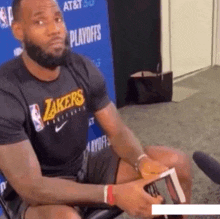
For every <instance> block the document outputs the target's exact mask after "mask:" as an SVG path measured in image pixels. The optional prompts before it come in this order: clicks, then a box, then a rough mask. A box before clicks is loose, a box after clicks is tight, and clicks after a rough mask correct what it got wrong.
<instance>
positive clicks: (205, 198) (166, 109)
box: [119, 66, 220, 219]
mask: <svg viewBox="0 0 220 219" xmlns="http://www.w3.org/2000/svg"><path fill="white" fill-rule="evenodd" d="M175 86H181V87H185V88H190V89H196V90H199V92H198V93H196V94H194V95H192V96H190V97H188V98H187V99H185V100H183V101H181V102H178V103H177V102H170V103H159V104H152V105H130V106H126V107H124V108H121V109H120V110H119V112H120V114H121V116H122V118H123V120H124V121H125V123H126V124H127V125H128V126H129V127H130V128H131V129H132V130H133V131H134V133H135V134H136V135H137V136H138V138H139V139H140V141H141V142H142V144H143V145H166V146H172V147H174V148H177V149H181V150H182V151H184V152H185V153H187V154H188V155H189V156H190V157H192V154H193V152H194V151H196V150H201V151H204V152H206V153H208V154H210V155H211V156H213V157H214V158H216V159H217V160H219V161H220V67H217V66H215V67H214V68H212V69H209V70H206V71H204V72H201V73H199V74H197V75H194V76H191V77H189V78H186V79H184V80H182V81H180V82H178V83H175ZM192 165H193V171H194V179H193V196H192V203H194V204H219V202H220V186H219V185H216V184H214V183H213V182H212V181H211V180H210V179H208V178H207V177H206V176H205V175H204V174H203V173H202V172H201V170H199V169H198V167H197V166H196V165H195V164H194V163H193V161H192ZM120 218H129V217H128V216H126V215H122V216H120ZM190 218H193V219H194V218H207V219H208V218H220V216H191V217H190Z"/></svg>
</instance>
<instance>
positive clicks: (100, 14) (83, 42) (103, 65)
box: [0, 0, 115, 192]
mask: <svg viewBox="0 0 220 219" xmlns="http://www.w3.org/2000/svg"><path fill="white" fill-rule="evenodd" d="M11 3H12V0H6V1H5V0H4V1H3V0H1V1H0V48H1V51H0V65H1V64H2V63H4V62H6V61H8V60H9V59H12V58H13V57H14V56H17V55H19V54H20V53H21V52H22V48H21V45H20V43H19V42H18V41H17V40H15V38H14V37H13V35H12V32H11V29H10V26H11V23H12V20H13V15H12V8H11ZM58 3H59V5H60V8H61V10H62V11H63V15H64V19H65V21H66V26H67V29H68V32H69V37H70V44H71V48H72V50H73V51H74V52H77V53H80V54H83V55H86V56H87V57H89V58H90V59H91V60H92V61H93V62H94V63H95V65H96V66H97V67H98V68H99V69H100V70H101V72H102V73H103V74H104V76H105V79H106V82H107V89H108V93H109V96H110V98H111V100H112V101H113V102H115V92H114V90H115V89H114V76H113V61H112V48H111V41H110V30H109V21H108V8H107V1H106V0H73V1H64V0H58ZM89 124H90V128H89V136H88V147H90V148H91V151H95V150H96V149H97V148H100V147H105V146H107V145H108V144H109V143H108V141H107V138H106V136H105V135H104V134H103V132H102V131H101V129H100V128H99V127H98V126H97V124H96V123H95V122H94V118H93V116H92V115H91V117H90V120H89ZM5 186H6V181H5V179H4V178H3V177H2V176H0V189H1V190H0V192H3V190H4V188H5Z"/></svg>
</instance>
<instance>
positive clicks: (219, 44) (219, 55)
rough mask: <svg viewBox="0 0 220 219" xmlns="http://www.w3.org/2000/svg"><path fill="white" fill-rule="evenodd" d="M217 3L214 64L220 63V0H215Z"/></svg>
mask: <svg viewBox="0 0 220 219" xmlns="http://www.w3.org/2000/svg"><path fill="white" fill-rule="evenodd" d="M215 5H216V8H217V10H216V20H217V21H216V29H215V32H216V35H215V45H214V53H216V56H215V57H214V64H215V65H220V0H215Z"/></svg>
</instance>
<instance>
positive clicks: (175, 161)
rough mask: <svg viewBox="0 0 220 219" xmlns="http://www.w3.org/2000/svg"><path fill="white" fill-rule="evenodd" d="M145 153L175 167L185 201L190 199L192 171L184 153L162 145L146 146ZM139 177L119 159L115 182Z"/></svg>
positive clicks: (168, 165)
mask: <svg viewBox="0 0 220 219" xmlns="http://www.w3.org/2000/svg"><path fill="white" fill-rule="evenodd" d="M144 151H145V153H146V154H147V155H148V156H149V157H150V158H152V159H153V160H157V161H158V162H160V163H162V164H164V165H166V166H167V167H169V168H171V167H175V169H176V172H177V175H178V178H179V181H180V184H181V186H182V188H183V191H184V193H185V196H186V201H187V202H186V203H187V204H189V203H190V200H191V191H192V172H191V162H190V160H189V158H188V156H187V155H186V154H184V153H183V152H181V151H179V150H174V149H171V148H169V147H164V146H148V147H146V148H144ZM138 178H140V176H139V174H138V173H137V172H136V171H135V170H134V168H133V167H132V166H130V165H129V164H128V163H126V162H125V161H123V160H121V161H120V164H119V168H118V173H117V181H116V183H125V182H129V181H132V180H135V179H138Z"/></svg>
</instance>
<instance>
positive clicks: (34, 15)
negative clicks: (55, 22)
mask: <svg viewBox="0 0 220 219" xmlns="http://www.w3.org/2000/svg"><path fill="white" fill-rule="evenodd" d="M42 14H44V12H43V11H38V12H35V13H34V14H33V17H37V16H40V15H42Z"/></svg>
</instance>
